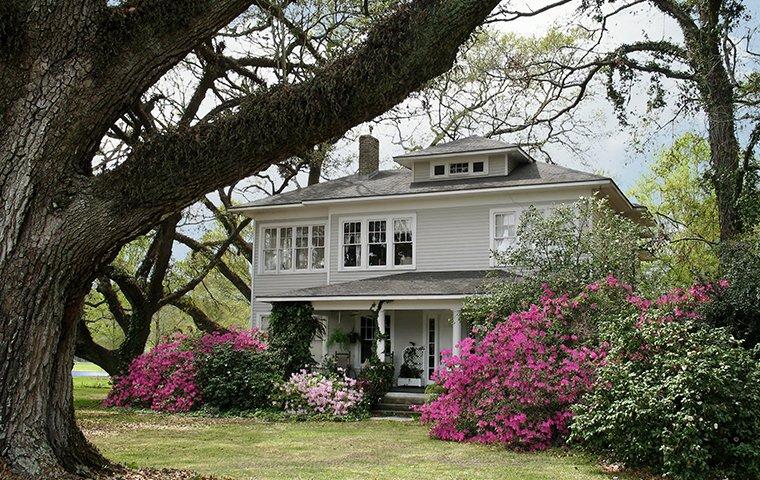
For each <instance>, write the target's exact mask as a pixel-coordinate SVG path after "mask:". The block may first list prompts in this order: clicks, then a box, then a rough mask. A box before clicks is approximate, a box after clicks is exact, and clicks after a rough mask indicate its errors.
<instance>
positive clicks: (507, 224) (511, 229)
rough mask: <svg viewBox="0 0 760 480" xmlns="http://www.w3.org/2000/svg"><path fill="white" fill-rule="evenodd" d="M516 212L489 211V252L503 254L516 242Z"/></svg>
mask: <svg viewBox="0 0 760 480" xmlns="http://www.w3.org/2000/svg"><path fill="white" fill-rule="evenodd" d="M517 221H518V212H517V211H516V210H492V211H491V251H492V252H494V254H495V255H497V256H498V254H503V253H504V252H506V251H507V249H509V248H510V247H511V246H512V245H514V243H515V240H517Z"/></svg>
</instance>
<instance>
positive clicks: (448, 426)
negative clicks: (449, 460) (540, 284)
mask: <svg viewBox="0 0 760 480" xmlns="http://www.w3.org/2000/svg"><path fill="white" fill-rule="evenodd" d="M588 292H591V293H594V291H592V290H589V291H588ZM588 292H584V293H585V296H584V297H582V299H581V300H577V299H576V300H572V301H571V300H570V299H569V298H568V296H567V295H563V296H559V297H557V296H555V295H554V294H553V293H552V292H550V291H547V292H546V293H545V294H544V295H543V296H542V298H541V302H540V304H539V305H531V307H530V308H529V309H527V310H524V311H521V312H516V313H513V314H511V315H509V317H508V318H506V319H505V320H504V321H502V322H500V323H498V324H497V325H496V326H495V328H493V329H492V330H490V331H489V332H488V333H487V334H486V335H485V336H484V337H483V339H482V340H479V341H478V340H475V339H473V338H466V339H464V340H462V341H461V342H460V343H459V348H460V351H461V354H460V355H458V356H457V355H452V354H451V353H450V352H446V353H445V354H444V357H443V360H442V362H441V366H440V368H438V369H437V370H436V372H435V374H434V380H435V382H436V383H437V384H439V385H440V386H441V387H442V389H443V392H442V393H440V394H439V395H437V396H436V397H435V399H434V400H432V401H431V402H430V403H427V404H425V405H422V406H421V407H419V411H420V412H421V413H422V417H421V420H422V421H423V422H424V423H429V424H431V430H430V434H431V436H433V437H436V438H440V439H444V440H455V441H460V442H462V441H471V442H478V443H498V444H502V445H505V446H508V447H511V448H515V449H521V450H522V449H524V450H533V449H543V448H547V447H549V446H550V445H552V444H553V443H555V442H557V441H558V440H560V439H562V438H563V437H564V435H565V434H566V433H567V427H568V423H569V421H570V418H571V416H572V415H571V412H570V407H571V405H572V404H573V403H575V402H576V401H577V400H578V399H579V398H580V396H581V395H582V394H583V393H584V392H586V391H587V390H589V389H590V388H591V386H592V384H593V378H594V371H595V369H596V367H597V366H598V365H599V364H600V363H601V362H602V361H603V359H604V356H605V351H604V348H603V347H589V346H585V345H584V344H583V343H582V341H583V340H584V339H582V338H580V337H579V336H578V335H576V334H575V333H573V332H574V331H575V329H574V328H573V326H574V325H575V320H576V319H575V316H574V314H575V312H576V311H578V312H581V311H583V310H590V309H592V306H594V307H593V308H596V307H595V305H594V301H593V300H592V298H593V297H595V296H596V294H594V295H592V296H590V295H589V294H588Z"/></svg>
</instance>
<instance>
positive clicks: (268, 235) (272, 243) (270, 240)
mask: <svg viewBox="0 0 760 480" xmlns="http://www.w3.org/2000/svg"><path fill="white" fill-rule="evenodd" d="M264 248H277V229H276V228H265V229H264Z"/></svg>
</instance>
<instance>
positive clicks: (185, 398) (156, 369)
mask: <svg viewBox="0 0 760 480" xmlns="http://www.w3.org/2000/svg"><path fill="white" fill-rule="evenodd" d="M217 345H230V346H231V347H232V348H233V349H235V350H255V351H261V350H264V349H266V347H267V346H266V343H265V342H264V341H263V339H262V336H261V333H260V332H258V330H256V329H253V330H240V331H237V330H231V331H229V332H226V333H219V332H214V333H209V334H205V335H202V336H199V337H188V336H187V335H182V334H177V335H174V336H173V337H172V338H171V339H170V340H168V341H164V342H162V343H159V344H158V345H156V346H155V347H154V348H153V349H152V350H150V351H149V352H146V353H144V354H142V355H140V356H139V357H137V358H136V359H134V360H133V361H132V363H131V364H130V366H129V369H128V371H127V373H126V374H125V375H122V376H120V377H114V382H113V388H112V389H111V391H110V392H109V394H108V397H107V398H106V399H105V401H104V405H105V406H109V407H128V408H149V409H151V410H156V411H162V412H170V413H177V412H188V411H190V410H192V409H194V408H197V407H199V406H200V405H201V404H202V403H203V398H202V395H201V392H202V388H201V387H202V386H201V385H198V382H197V368H196V360H197V357H198V355H200V354H204V355H210V354H213V353H212V352H213V349H214V347H215V346H217Z"/></svg>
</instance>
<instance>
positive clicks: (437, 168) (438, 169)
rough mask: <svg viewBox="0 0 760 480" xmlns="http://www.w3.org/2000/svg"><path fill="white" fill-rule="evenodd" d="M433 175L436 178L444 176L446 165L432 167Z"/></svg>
mask: <svg viewBox="0 0 760 480" xmlns="http://www.w3.org/2000/svg"><path fill="white" fill-rule="evenodd" d="M433 175H435V176H436V177H437V176H440V175H446V165H434V166H433Z"/></svg>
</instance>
